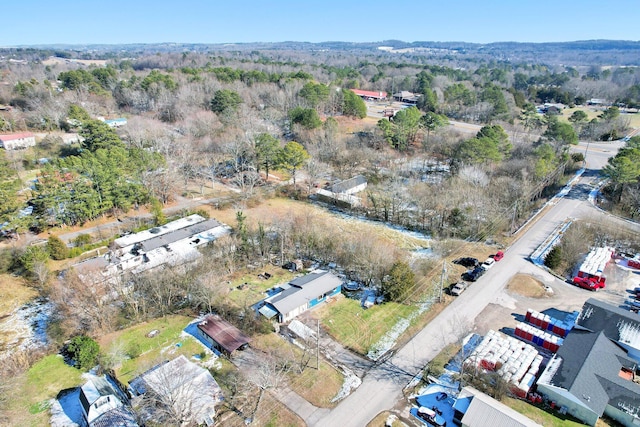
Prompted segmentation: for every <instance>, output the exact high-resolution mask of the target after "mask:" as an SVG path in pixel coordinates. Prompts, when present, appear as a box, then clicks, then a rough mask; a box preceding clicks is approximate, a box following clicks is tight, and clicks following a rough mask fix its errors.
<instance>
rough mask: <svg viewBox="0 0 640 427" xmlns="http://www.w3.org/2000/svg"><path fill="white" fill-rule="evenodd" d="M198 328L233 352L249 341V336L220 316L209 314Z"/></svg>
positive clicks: (228, 351) (229, 351)
mask: <svg viewBox="0 0 640 427" xmlns="http://www.w3.org/2000/svg"><path fill="white" fill-rule="evenodd" d="M198 329H200V330H201V331H202V332H204V333H205V334H207V335H208V336H210V337H211V339H213V340H214V341H215V342H217V343H218V344H219V345H220V347H222V348H223V349H225V350H226V351H227V353H229V354H231V353H232V352H233V351H235V350H237V349H238V348H240V347H242V346H243V345H245V344H247V343H249V341H250V340H249V338H248V337H247V336H246V335H245V334H243V333H242V332H241V331H240V330H239V329H238V328H236V327H235V326H233V325H232V324H231V323H229V322H227V321H225V320H222V319H221V318H220V316H207V317H205V319H204V320H203V321H202V322H200V323H199V324H198Z"/></svg>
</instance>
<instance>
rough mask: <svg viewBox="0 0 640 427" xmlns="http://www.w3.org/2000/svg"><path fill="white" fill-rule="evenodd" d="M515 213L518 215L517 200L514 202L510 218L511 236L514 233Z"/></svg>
mask: <svg viewBox="0 0 640 427" xmlns="http://www.w3.org/2000/svg"><path fill="white" fill-rule="evenodd" d="M517 213H518V200H516V202H515V204H514V205H513V218H511V234H513V233H514V232H515V227H516V215H517Z"/></svg>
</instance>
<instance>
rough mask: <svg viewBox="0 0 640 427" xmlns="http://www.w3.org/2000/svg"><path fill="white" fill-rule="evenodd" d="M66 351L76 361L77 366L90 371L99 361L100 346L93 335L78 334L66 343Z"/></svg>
mask: <svg viewBox="0 0 640 427" xmlns="http://www.w3.org/2000/svg"><path fill="white" fill-rule="evenodd" d="M65 352H66V353H67V355H68V356H69V358H71V359H72V360H73V361H74V362H75V367H76V368H78V369H80V370H83V371H88V370H89V369H91V368H93V367H94V366H95V365H96V364H97V363H98V356H99V354H100V346H99V345H98V343H97V342H96V341H95V340H94V339H92V338H91V337H88V336H86V335H78V336H76V337H74V338H72V339H71V341H70V342H69V344H67V345H66V347H65Z"/></svg>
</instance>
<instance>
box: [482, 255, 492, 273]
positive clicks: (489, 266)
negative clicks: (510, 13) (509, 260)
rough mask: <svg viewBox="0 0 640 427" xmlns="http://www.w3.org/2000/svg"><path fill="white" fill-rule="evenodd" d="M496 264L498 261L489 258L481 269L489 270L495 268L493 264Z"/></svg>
mask: <svg viewBox="0 0 640 427" xmlns="http://www.w3.org/2000/svg"><path fill="white" fill-rule="evenodd" d="M495 263H496V260H495V259H493V258H491V257H489V258H487V259H486V260H484V262H483V263H482V265H481V267H482V268H484V269H485V270H489V269H490V268H491V267H493V264H495Z"/></svg>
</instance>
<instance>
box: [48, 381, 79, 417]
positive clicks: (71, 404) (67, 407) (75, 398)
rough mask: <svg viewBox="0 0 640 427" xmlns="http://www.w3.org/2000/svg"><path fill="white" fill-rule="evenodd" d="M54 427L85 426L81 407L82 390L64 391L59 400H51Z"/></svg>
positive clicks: (77, 388)
mask: <svg viewBox="0 0 640 427" xmlns="http://www.w3.org/2000/svg"><path fill="white" fill-rule="evenodd" d="M51 400H52V402H51V409H50V412H51V418H50V419H49V423H50V424H51V426H52V427H77V426H82V425H84V418H83V416H82V408H81V407H80V388H79V387H76V388H74V389H71V390H64V391H61V392H60V394H58V399H51Z"/></svg>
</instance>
